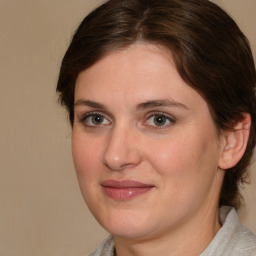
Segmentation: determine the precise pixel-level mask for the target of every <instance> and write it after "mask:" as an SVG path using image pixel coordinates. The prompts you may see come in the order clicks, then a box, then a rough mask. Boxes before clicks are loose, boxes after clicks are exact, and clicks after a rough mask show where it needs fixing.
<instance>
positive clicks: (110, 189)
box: [101, 180, 154, 200]
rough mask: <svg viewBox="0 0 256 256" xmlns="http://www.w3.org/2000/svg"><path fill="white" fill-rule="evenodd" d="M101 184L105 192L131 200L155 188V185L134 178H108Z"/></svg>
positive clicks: (118, 197)
mask: <svg viewBox="0 0 256 256" xmlns="http://www.w3.org/2000/svg"><path fill="white" fill-rule="evenodd" d="M101 186H102V188H103V190H104V192H105V194H106V195H107V196H108V197H110V198H112V199H115V200H129V199H132V198H134V197H136V196H139V195H142V194H144V193H146V192H148V191H150V190H151V189H152V188H154V186H153V185H149V184H144V183H141V182H138V181H133V180H123V181H117V180H106V181H104V182H103V183H102V184H101Z"/></svg>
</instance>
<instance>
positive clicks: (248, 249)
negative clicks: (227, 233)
mask: <svg viewBox="0 0 256 256" xmlns="http://www.w3.org/2000/svg"><path fill="white" fill-rule="evenodd" d="M232 252H233V254H234V255H239V256H240V255H246V256H255V255H256V236H255V235H254V234H253V233H252V232H251V231H250V230H248V229H247V228H246V227H244V226H243V225H241V224H240V225H239V226H238V227H237V228H236V230H235V233H234V234H233V247H232ZM233 254H232V255H233Z"/></svg>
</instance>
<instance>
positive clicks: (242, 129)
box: [219, 113, 251, 170]
mask: <svg viewBox="0 0 256 256" xmlns="http://www.w3.org/2000/svg"><path fill="white" fill-rule="evenodd" d="M243 117H244V118H243V119H242V120H241V121H239V122H238V123H237V124H236V125H235V127H234V128H233V129H232V130H228V131H224V132H223V140H224V145H223V147H222V152H221V155H220V159H219V168H220V169H223V170H225V169H229V168H232V167H233V166H235V165H236V164H237V163H238V162H239V160H240V159H241V158H242V157H243V154H244V152H245V150H246V146H247V143H248V138H249V135H250V127H251V117H250V115H249V114H248V113H244V114H243Z"/></svg>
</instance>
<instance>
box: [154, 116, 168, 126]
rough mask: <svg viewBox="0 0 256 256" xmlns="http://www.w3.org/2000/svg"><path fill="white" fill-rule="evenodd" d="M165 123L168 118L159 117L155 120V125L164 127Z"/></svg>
mask: <svg viewBox="0 0 256 256" xmlns="http://www.w3.org/2000/svg"><path fill="white" fill-rule="evenodd" d="M165 121H166V117H164V116H157V117H156V118H155V124H156V125H158V126H160V125H163V124H164V123H165Z"/></svg>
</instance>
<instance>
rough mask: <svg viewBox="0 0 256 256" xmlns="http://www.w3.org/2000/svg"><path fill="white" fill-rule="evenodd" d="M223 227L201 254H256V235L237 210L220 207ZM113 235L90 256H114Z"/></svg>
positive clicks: (205, 255)
mask: <svg viewBox="0 0 256 256" xmlns="http://www.w3.org/2000/svg"><path fill="white" fill-rule="evenodd" d="M220 222H221V224H222V227H221V229H220V230H219V231H218V233H217V234H216V236H215V237H214V238H213V240H212V241H211V243H210V244H209V245H208V247H207V248H206V249H205V250H204V252H203V253H201V254H200V256H256V236H255V235H254V234H253V233H252V232H251V231H249V230H248V229H247V228H245V227H244V226H242V225H241V224H240V222H239V219H238V216H237V214H236V210H235V209H234V208H232V207H229V206H223V207H221V208H220ZM114 251H115V246H114V240H113V238H112V236H109V237H108V238H107V239H105V240H104V241H103V242H102V243H101V244H100V246H99V247H98V248H97V250H96V251H94V252H93V253H91V254H89V256H114Z"/></svg>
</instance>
